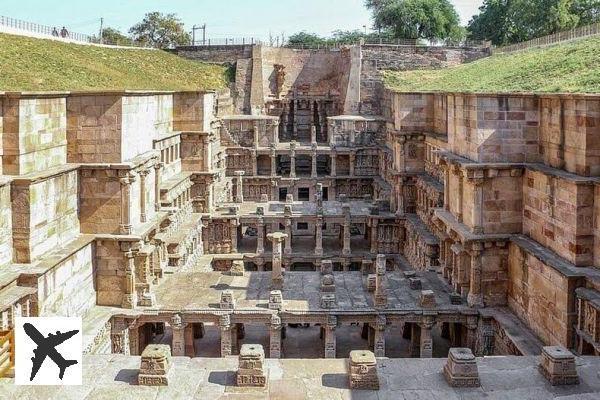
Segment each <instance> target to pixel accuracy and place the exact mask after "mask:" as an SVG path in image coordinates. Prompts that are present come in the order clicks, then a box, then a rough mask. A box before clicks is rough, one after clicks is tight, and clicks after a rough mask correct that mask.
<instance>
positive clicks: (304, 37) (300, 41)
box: [288, 31, 327, 46]
mask: <svg viewBox="0 0 600 400" xmlns="http://www.w3.org/2000/svg"><path fill="white" fill-rule="evenodd" d="M326 43H327V39H325V38H322V37H321V36H319V35H317V34H315V33H308V32H305V31H302V32H298V33H295V34H293V35H291V36H290V37H289V38H288V45H290V46H298V45H304V46H317V45H321V46H323V45H325V44H326Z"/></svg>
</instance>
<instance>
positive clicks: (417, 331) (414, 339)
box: [405, 322, 421, 357]
mask: <svg viewBox="0 0 600 400" xmlns="http://www.w3.org/2000/svg"><path fill="white" fill-rule="evenodd" d="M407 325H408V326H406V325H405V329H407V328H408V329H410V331H409V332H410V335H407V336H410V347H409V353H410V356H411V357H419V356H420V354H421V328H420V327H419V325H418V324H416V323H414V322H411V323H408V324H407Z"/></svg>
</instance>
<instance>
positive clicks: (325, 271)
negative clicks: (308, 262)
mask: <svg viewBox="0 0 600 400" xmlns="http://www.w3.org/2000/svg"><path fill="white" fill-rule="evenodd" d="M332 274H333V263H332V262H331V261H330V260H323V261H321V275H332Z"/></svg>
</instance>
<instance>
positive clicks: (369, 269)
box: [360, 260, 374, 275]
mask: <svg viewBox="0 0 600 400" xmlns="http://www.w3.org/2000/svg"><path fill="white" fill-rule="evenodd" d="M360 270H361V272H362V274H363V275H369V274H372V273H373V272H374V271H373V261H371V260H362V262H361V264H360Z"/></svg>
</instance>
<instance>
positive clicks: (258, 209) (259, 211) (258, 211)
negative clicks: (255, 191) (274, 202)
mask: <svg viewBox="0 0 600 400" xmlns="http://www.w3.org/2000/svg"><path fill="white" fill-rule="evenodd" d="M256 215H265V208H264V207H263V206H258V207H256Z"/></svg>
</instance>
